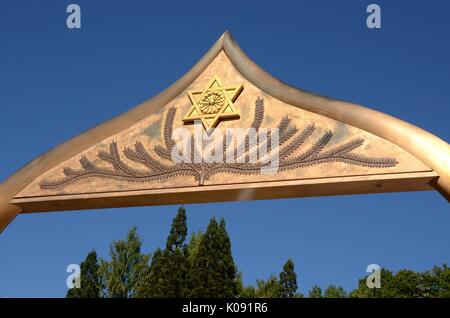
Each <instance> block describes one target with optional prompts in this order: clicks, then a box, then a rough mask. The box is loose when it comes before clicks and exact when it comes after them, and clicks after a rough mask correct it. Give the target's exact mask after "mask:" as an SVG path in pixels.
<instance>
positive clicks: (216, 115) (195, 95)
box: [183, 76, 244, 131]
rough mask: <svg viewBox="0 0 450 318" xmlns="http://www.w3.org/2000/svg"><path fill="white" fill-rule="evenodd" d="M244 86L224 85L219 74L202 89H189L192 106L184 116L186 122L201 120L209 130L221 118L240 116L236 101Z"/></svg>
mask: <svg viewBox="0 0 450 318" xmlns="http://www.w3.org/2000/svg"><path fill="white" fill-rule="evenodd" d="M243 88H244V86H243V85H239V86H223V85H222V82H221V81H220V79H219V77H218V76H214V78H213V79H212V80H211V82H210V83H209V84H208V86H207V87H206V88H205V89H204V90H202V91H188V96H189V99H190V100H191V103H192V106H191V108H190V109H189V111H188V112H187V114H186V115H185V116H184V118H183V122H184V123H190V122H194V121H196V120H201V122H202V124H203V127H204V128H205V129H206V130H207V131H209V130H210V129H211V128H214V127H216V126H217V124H218V123H219V121H220V120H221V119H225V118H239V114H238V113H237V112H236V111H235V109H234V101H235V100H236V99H237V98H238V96H239V94H240V93H241V92H242V90H243Z"/></svg>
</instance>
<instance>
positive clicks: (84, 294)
mask: <svg viewBox="0 0 450 318" xmlns="http://www.w3.org/2000/svg"><path fill="white" fill-rule="evenodd" d="M80 270H81V273H80V275H81V276H80V279H81V280H80V288H72V289H69V291H68V292H67V295H66V297H67V298H98V297H100V290H101V281H100V274H99V265H98V260H97V253H96V252H95V250H92V251H90V252H89V254H88V255H87V257H86V259H85V260H84V261H83V262H82V263H81V265H80Z"/></svg>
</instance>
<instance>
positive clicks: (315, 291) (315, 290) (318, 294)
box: [309, 285, 323, 298]
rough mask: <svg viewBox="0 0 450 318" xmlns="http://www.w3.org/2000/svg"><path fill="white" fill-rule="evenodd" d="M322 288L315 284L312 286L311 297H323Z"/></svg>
mask: <svg viewBox="0 0 450 318" xmlns="http://www.w3.org/2000/svg"><path fill="white" fill-rule="evenodd" d="M322 297H323V296H322V288H320V286H318V285H314V286H313V287H311V290H310V291H309V298H322Z"/></svg>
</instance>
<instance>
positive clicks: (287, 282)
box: [280, 259, 298, 298]
mask: <svg viewBox="0 0 450 318" xmlns="http://www.w3.org/2000/svg"><path fill="white" fill-rule="evenodd" d="M280 288H281V297H282V298H293V297H295V292H296V291H297V288H298V285H297V274H296V273H295V270H294V262H293V261H292V260H291V259H288V261H287V262H286V263H285V264H284V266H283V271H282V272H281V273H280Z"/></svg>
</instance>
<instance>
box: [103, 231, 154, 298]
mask: <svg viewBox="0 0 450 318" xmlns="http://www.w3.org/2000/svg"><path fill="white" fill-rule="evenodd" d="M141 245H142V240H141V238H140V237H139V235H138V234H137V229H136V227H133V228H131V229H130V231H129V232H128V234H127V238H126V240H118V241H115V242H113V243H112V244H111V247H110V257H111V261H109V262H107V261H104V260H103V261H102V262H101V265H100V267H101V269H100V270H101V272H102V279H103V290H104V294H105V296H107V297H110V298H129V297H137V296H138V292H139V290H140V284H141V282H142V281H144V280H145V276H146V275H147V273H148V271H149V266H148V261H149V256H148V255H144V254H142V253H141Z"/></svg>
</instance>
